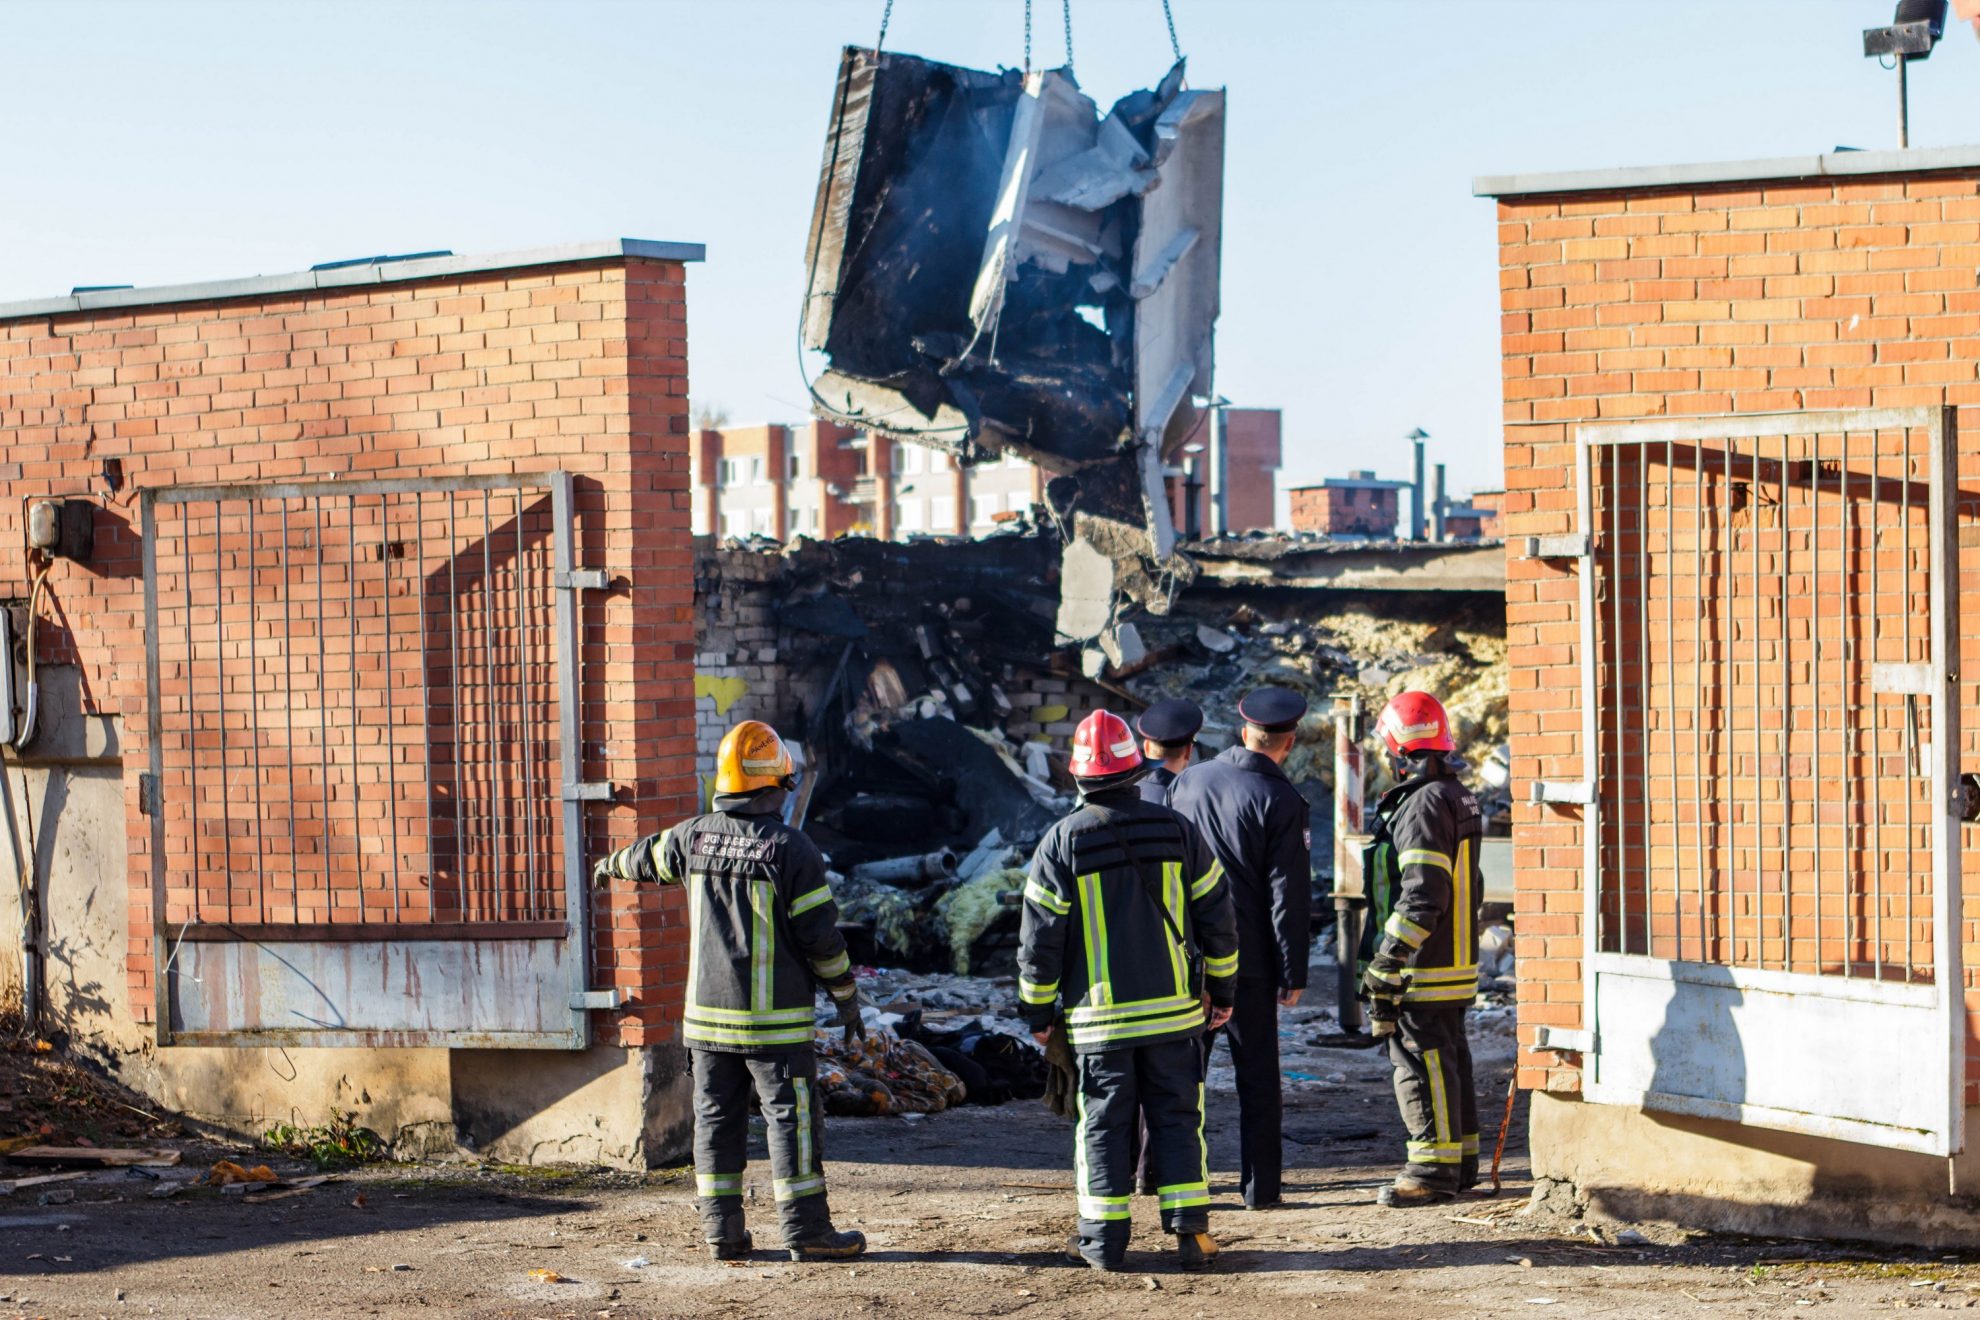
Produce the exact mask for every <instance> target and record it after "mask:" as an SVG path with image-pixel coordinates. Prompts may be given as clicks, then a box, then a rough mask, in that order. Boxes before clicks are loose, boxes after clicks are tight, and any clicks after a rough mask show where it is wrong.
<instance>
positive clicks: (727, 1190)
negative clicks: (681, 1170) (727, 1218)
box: [694, 1173, 743, 1196]
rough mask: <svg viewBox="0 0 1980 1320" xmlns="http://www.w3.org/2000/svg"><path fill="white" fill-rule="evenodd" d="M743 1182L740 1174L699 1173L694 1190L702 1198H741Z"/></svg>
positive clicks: (696, 1175)
mask: <svg viewBox="0 0 1980 1320" xmlns="http://www.w3.org/2000/svg"><path fill="white" fill-rule="evenodd" d="M742 1180H743V1176H742V1175H741V1174H740V1173H697V1174H695V1175H694V1190H695V1192H696V1194H697V1195H700V1196H741V1195H742Z"/></svg>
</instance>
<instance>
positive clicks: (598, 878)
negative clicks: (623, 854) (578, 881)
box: [591, 853, 619, 888]
mask: <svg viewBox="0 0 1980 1320" xmlns="http://www.w3.org/2000/svg"><path fill="white" fill-rule="evenodd" d="M616 855H617V854H615V853H607V854H605V855H604V856H603V857H601V858H599V859H598V860H597V861H595V862H593V863H592V864H591V883H592V884H594V885H597V886H599V887H600V888H603V887H604V886H606V885H609V884H611V883H612V882H613V881H614V880H617V879H618V878H619V873H618V871H617V870H616V869H615V868H614V867H613V865H612V859H613V858H614V857H615V856H616Z"/></svg>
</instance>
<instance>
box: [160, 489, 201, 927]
mask: <svg viewBox="0 0 1980 1320" xmlns="http://www.w3.org/2000/svg"><path fill="white" fill-rule="evenodd" d="M192 522H193V515H192V508H191V506H190V505H189V506H187V508H186V510H185V512H184V513H183V514H182V515H181V516H180V518H179V580H180V583H181V584H182V585H183V587H184V591H185V610H186V811H187V826H186V829H187V833H186V842H187V845H188V846H189V847H190V848H191V850H192V916H193V920H195V921H197V920H199V919H200V918H201V917H202V916H204V915H205V913H204V912H203V911H202V905H201V902H200V893H199V877H200V875H201V874H202V872H203V871H204V869H205V868H204V867H202V866H201V865H200V864H199V746H198V743H199V732H198V730H199V716H198V715H197V714H196V713H195V712H196V711H197V705H196V703H195V700H194V696H193V603H192V593H193V588H192V582H193V580H192ZM157 918H158V920H160V921H163V920H164V919H165V917H164V914H163V913H162V912H160V913H158V914H157Z"/></svg>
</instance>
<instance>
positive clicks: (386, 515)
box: [378, 495, 402, 921]
mask: <svg viewBox="0 0 1980 1320" xmlns="http://www.w3.org/2000/svg"><path fill="white" fill-rule="evenodd" d="M378 571H379V575H380V577H381V578H382V579H383V581H384V584H385V653H384V655H383V656H382V657H381V660H382V662H383V664H382V668H383V673H384V678H385V814H386V815H387V816H388V817H390V820H391V828H392V920H394V921H397V920H399V911H400V903H399V864H400V861H401V860H402V859H401V858H400V856H399V737H398V733H397V732H396V726H397V724H398V722H399V710H398V691H399V685H398V684H397V683H395V682H393V681H392V657H393V656H394V654H396V648H394V647H393V645H392V497H391V496H389V495H380V496H379V497H378Z"/></svg>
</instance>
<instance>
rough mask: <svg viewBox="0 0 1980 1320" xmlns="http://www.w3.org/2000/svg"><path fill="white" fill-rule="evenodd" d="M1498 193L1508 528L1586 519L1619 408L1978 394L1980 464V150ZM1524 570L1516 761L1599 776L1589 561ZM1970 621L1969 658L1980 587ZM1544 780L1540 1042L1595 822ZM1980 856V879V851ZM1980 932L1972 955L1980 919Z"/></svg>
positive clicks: (1867, 401) (1538, 928) (1555, 1003)
mask: <svg viewBox="0 0 1980 1320" xmlns="http://www.w3.org/2000/svg"><path fill="white" fill-rule="evenodd" d="M1498 214H1499V253H1500V286H1501V290H1502V294H1501V308H1502V317H1501V336H1502V340H1501V342H1502V350H1503V367H1504V379H1505V387H1504V394H1505V421H1506V462H1505V470H1506V488H1507V489H1506V494H1505V499H1504V511H1505V528H1504V532H1505V534H1506V535H1507V536H1509V537H1519V536H1532V535H1542V534H1549V533H1564V532H1570V531H1573V530H1574V509H1575V491H1574V447H1573V443H1572V442H1573V429H1572V428H1573V425H1574V423H1576V422H1580V421H1586V420H1592V419H1597V418H1630V417H1652V416H1678V415H1685V414H1715V413H1729V412H1764V411H1779V410H1792V409H1813V408H1861V407H1870V406H1905V405H1931V404H1940V403H1952V404H1957V405H1965V407H1964V411H1963V415H1962V434H1963V435H1964V436H1965V437H1966V439H1965V440H1964V442H1963V443H1962V446H1961V450H1962V453H1961V468H1962V473H1961V475H1962V477H1963V478H1965V479H1966V480H1967V481H1968V482H1969V483H1970V482H1971V481H1972V480H1973V479H1974V478H1975V477H1980V365H1977V364H1980V172H1971V171H1969V172H1961V173H1952V174H1945V173H1942V174H1927V175H1916V176H1882V177H1863V178H1850V179H1837V180H1830V181H1817V182H1806V183H1803V182H1758V183H1750V184H1731V185H1714V186H1709V187H1701V188H1698V189H1674V190H1661V191H1642V192H1635V193H1628V194H1624V193H1607V194H1564V195H1559V196H1550V197H1530V198H1519V199H1515V200H1510V201H1504V202H1501V203H1500V204H1499V208H1498ZM1961 512H1962V517H1963V518H1967V519H1971V518H1973V517H1974V516H1975V513H1976V507H1975V500H1974V498H1973V497H1971V496H1967V497H1966V498H1964V499H1963V500H1962V505H1961ZM1969 538H1970V533H1969ZM1974 554H1975V551H1974V550H1973V549H1971V548H1969V549H1968V551H1967V556H1968V561H1969V562H1968V567H1967V569H1966V575H1965V576H1966V582H1967V585H1968V588H1969V590H1970V589H1971V588H1972V587H1974V586H1975V585H1980V582H1977V581H1976V578H1975V574H1974V568H1975V563H1974V560H1973V556H1974ZM1507 578H1508V581H1507V589H1506V623H1507V640H1508V643H1509V646H1510V664H1511V727H1512V735H1513V736H1512V750H1513V774H1514V777H1515V779H1517V780H1520V781H1526V780H1530V779H1536V778H1539V779H1575V778H1578V777H1579V776H1580V774H1581V749H1580V746H1579V729H1580V711H1579V689H1578V686H1577V675H1578V671H1577V669H1576V667H1575V660H1576V651H1577V647H1578V645H1579V636H1578V632H1577V628H1576V624H1575V622H1574V616H1573V609H1574V600H1575V595H1576V578H1575V572H1574V569H1573V566H1572V565H1571V564H1565V563H1555V562H1546V561H1539V560H1529V559H1525V558H1522V557H1518V556H1512V557H1509V558H1508V561H1507ZM1965 628H1966V632H1967V641H1966V649H1967V652H1968V655H1967V662H1968V664H1969V666H1970V665H1972V664H1973V663H1975V661H1976V659H1980V618H1976V617H1975V614H1974V612H1973V611H1972V610H1971V609H1969V610H1968V611H1967V612H1966V619H1965ZM1976 715H1980V712H1976V711H1975V710H1974V709H1971V708H1969V709H1968V710H1967V711H1966V712H1965V714H1964V719H1965V720H1966V721H1967V725H1966V727H1967V729H1968V731H1969V738H1968V741H1969V742H1971V740H1972V739H1971V731H1972V730H1973V729H1974V728H1975V727H1976V725H1975V724H1974V723H1973V721H1974V720H1975V719H1976ZM1523 798H1524V793H1523V792H1521V791H1517V786H1516V791H1515V792H1514V795H1513V799H1514V804H1515V805H1514V808H1513V810H1514V839H1515V854H1516V865H1517V868H1518V885H1519V889H1518V904H1517V910H1518V929H1519V939H1520V977H1521V987H1520V1037H1521V1040H1522V1042H1523V1043H1530V1042H1531V1041H1532V1039H1533V1031H1534V1028H1535V1027H1537V1026H1539V1025H1541V1024H1549V1025H1555V1026H1561V1027H1577V1026H1580V1025H1582V1021H1581V1002H1580V1001H1581V981H1580V975H1581V968H1580V955H1581V948H1582V934H1581V915H1580V914H1581V905H1582V896H1581V889H1580V886H1581V871H1582V860H1581V833H1582V830H1581V821H1580V816H1581V812H1580V810H1579V809H1578V808H1572V807H1565V808H1564V807H1558V806H1538V805H1529V804H1526V803H1525V802H1524V801H1523ZM1966 866H1967V871H1966V873H1967V876H1968V877H1969V878H1968V882H1967V883H1968V887H1969V888H1968V902H1969V903H1971V902H1973V901H1974V896H1975V894H1976V893H1980V865H1976V858H1975V855H1974V854H1973V853H1972V852H1971V851H1969V854H1968V860H1967V864H1966ZM1966 944H1967V953H1966V958H1967V965H1968V967H1969V969H1971V968H1972V967H1973V966H1974V965H1975V953H1976V944H1975V935H1974V923H1972V922H1969V923H1968V930H1967V934H1966ZM1971 977H1972V974H1971V972H1970V971H1969V985H1971V983H1972V982H1971ZM1971 1002H1972V995H1971V992H1970V991H1969V1003H1970V1004H1971ZM1548 1057H1549V1056H1539V1055H1533V1054H1528V1053H1524V1052H1522V1054H1521V1064H1522V1066H1521V1069H1520V1080H1521V1084H1522V1085H1524V1086H1528V1087H1545V1088H1547V1089H1549V1090H1557V1091H1575V1090H1578V1089H1579V1086H1580V1077H1579V1071H1578V1069H1576V1068H1573V1067H1570V1066H1565V1065H1559V1066H1549V1065H1548V1063H1547V1062H1546V1060H1547V1058H1548ZM1971 1092H1972V1085H1971V1082H1969V1100H1968V1103H1969V1104H1970V1103H1973V1097H1972V1094H1971Z"/></svg>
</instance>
